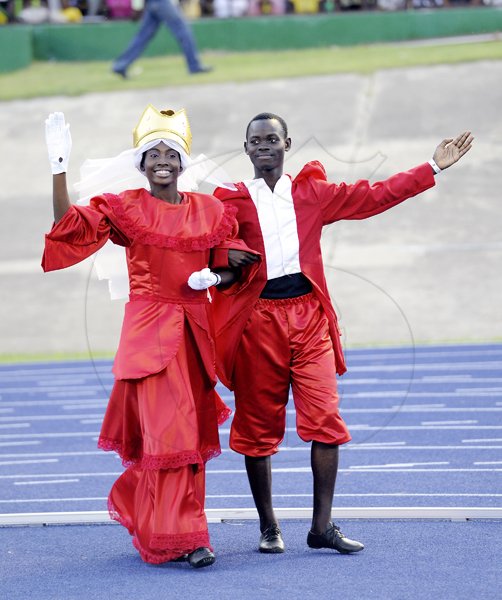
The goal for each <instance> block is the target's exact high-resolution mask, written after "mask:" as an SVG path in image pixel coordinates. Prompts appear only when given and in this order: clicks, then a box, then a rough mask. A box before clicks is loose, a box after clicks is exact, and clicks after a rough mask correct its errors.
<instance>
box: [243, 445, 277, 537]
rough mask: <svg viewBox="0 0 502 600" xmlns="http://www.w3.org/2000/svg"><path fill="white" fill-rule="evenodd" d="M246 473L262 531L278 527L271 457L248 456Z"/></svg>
mask: <svg viewBox="0 0 502 600" xmlns="http://www.w3.org/2000/svg"><path fill="white" fill-rule="evenodd" d="M246 471H247V474H248V479H249V486H250V487H251V493H252V494H253V499H254V503H255V505H256V509H257V511H258V515H259V517H260V531H261V532H262V533H263V532H264V531H265V529H267V527H270V525H277V519H276V517H275V514H274V509H273V507H272V463H271V460H270V456H258V457H254V456H246Z"/></svg>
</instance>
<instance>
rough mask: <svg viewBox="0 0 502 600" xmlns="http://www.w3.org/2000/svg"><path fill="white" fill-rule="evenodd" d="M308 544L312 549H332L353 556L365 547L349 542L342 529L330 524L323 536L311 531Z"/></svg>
mask: <svg viewBox="0 0 502 600" xmlns="http://www.w3.org/2000/svg"><path fill="white" fill-rule="evenodd" d="M307 544H308V545H309V546H310V547H311V548H332V549H333V550H338V552H341V553H342V554H351V553H352V552H359V551H360V550H363V548H364V545H363V544H361V542H356V541H355V540H349V538H347V537H345V536H344V535H343V533H342V532H341V531H340V528H339V527H337V526H336V525H334V524H333V523H330V524H329V526H328V529H326V531H325V532H324V533H322V534H318V533H313V532H312V531H309V534H308V536H307Z"/></svg>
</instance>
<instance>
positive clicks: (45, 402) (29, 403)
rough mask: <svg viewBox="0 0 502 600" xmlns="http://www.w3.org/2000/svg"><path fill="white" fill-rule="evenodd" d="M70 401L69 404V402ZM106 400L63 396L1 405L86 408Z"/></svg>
mask: <svg viewBox="0 0 502 600" xmlns="http://www.w3.org/2000/svg"><path fill="white" fill-rule="evenodd" d="M70 402H71V404H69V403H70ZM76 402H79V404H75V403H76ZM107 402H108V398H90V399H89V400H86V399H85V398H82V399H80V398H79V399H78V400H68V398H64V399H63V400H55V399H54V400H14V401H12V402H10V401H9V402H3V401H2V405H3V406H12V407H13V408H25V407H27V406H35V407H37V408H38V407H40V406H54V407H56V406H60V407H61V408H65V407H64V406H61V405H67V406H73V405H75V406H81V407H82V408H87V407H89V406H95V407H96V408H100V407H101V406H103V405H106V404H107ZM10 412H14V411H13V410H12V409H10Z"/></svg>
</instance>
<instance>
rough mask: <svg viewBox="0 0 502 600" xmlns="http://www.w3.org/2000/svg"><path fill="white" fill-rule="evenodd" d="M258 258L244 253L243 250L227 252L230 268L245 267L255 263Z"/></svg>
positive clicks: (249, 253)
mask: <svg viewBox="0 0 502 600" xmlns="http://www.w3.org/2000/svg"><path fill="white" fill-rule="evenodd" d="M259 258H260V257H259V256H258V255H256V254H251V252H245V251H244V250H229V251H228V264H229V265H230V266H231V267H245V266H246V265H250V264H252V263H254V262H256V261H257V260H258V259H259Z"/></svg>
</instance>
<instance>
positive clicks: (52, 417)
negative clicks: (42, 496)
mask: <svg viewBox="0 0 502 600" xmlns="http://www.w3.org/2000/svg"><path fill="white" fill-rule="evenodd" d="M501 410H502V409H501ZM98 417H101V418H103V414H102V413H99V414H95V415H26V416H24V417H0V422H4V423H5V422H9V423H14V422H15V421H68V420H70V421H71V420H75V421H76V420H77V419H91V418H98Z"/></svg>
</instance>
